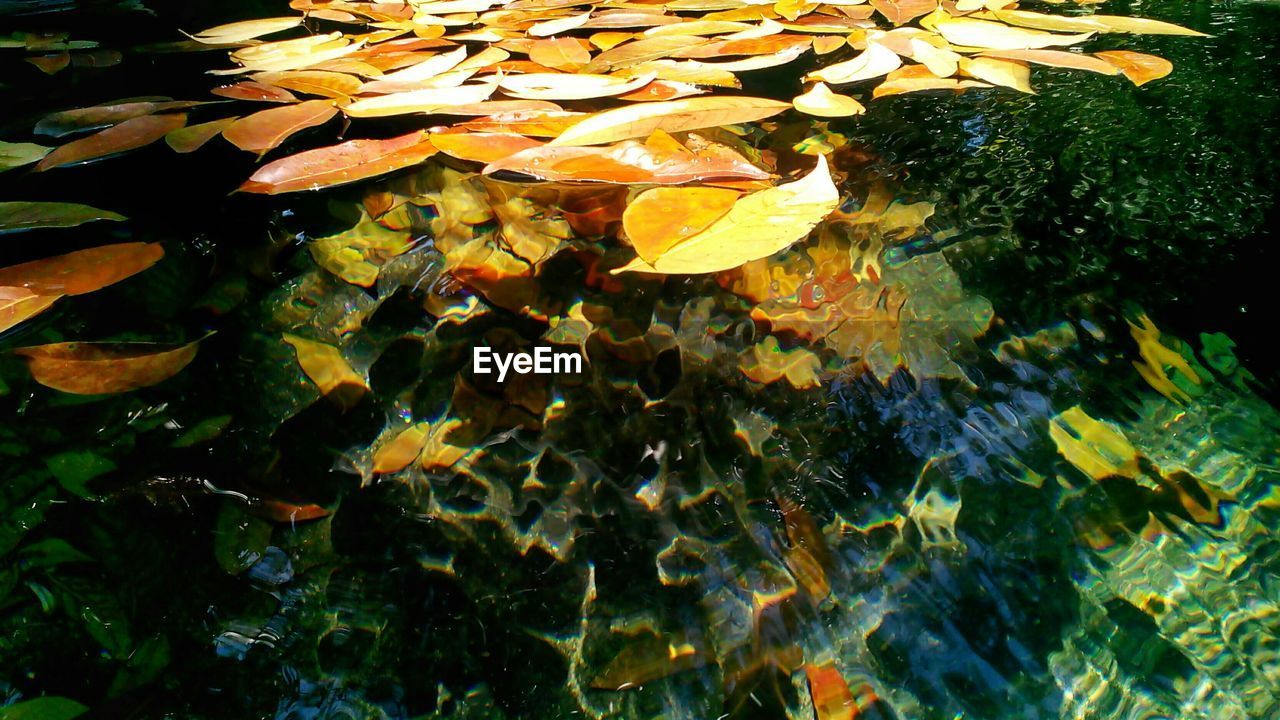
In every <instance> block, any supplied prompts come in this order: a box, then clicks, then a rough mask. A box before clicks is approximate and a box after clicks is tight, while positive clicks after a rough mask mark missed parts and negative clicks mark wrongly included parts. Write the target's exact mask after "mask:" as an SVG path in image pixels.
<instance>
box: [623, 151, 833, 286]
mask: <svg viewBox="0 0 1280 720" xmlns="http://www.w3.org/2000/svg"><path fill="white" fill-rule="evenodd" d="M839 202H840V193H839V192H838V191H837V190H836V186H835V184H834V183H832V182H831V174H830V173H829V172H828V170H827V161H826V158H825V157H823V156H821V155H819V156H818V164H817V166H816V167H815V168H814V169H813V171H812V172H810V173H809V174H808V175H806V176H805V177H803V178H801V179H799V180H797V181H795V182H792V183H788V184H786V185H779V186H778V187H774V188H769V189H768V190H762V191H760V192H758V193H753V194H751V195H747V196H745V197H743V198H741V199H739V200H738V201H737V202H736V203H734V205H733V207H732V208H730V209H729V212H728V213H726V214H725V215H723V216H722V217H721V218H720V219H718V220H716V221H715V222H714V223H712V224H711V225H710V226H708V227H707V228H706V229H705V230H703V231H701V232H699V233H697V234H695V235H692V236H690V237H688V238H686V239H685V240H684V241H682V242H679V243H677V244H675V245H673V246H672V247H671V248H669V249H668V250H667V251H666V252H664V253H662V254H661V255H659V256H658V257H657V258H655V259H654V261H653V262H652V263H647V262H645V261H644V260H642V259H637V260H635V261H633V262H632V263H631V264H629V265H627V266H625V267H622V268H619V269H617V270H614V271H613V272H615V273H617V272H626V271H639V272H656V273H662V274H666V275H671V274H699V273H710V272H718V271H720V270H728V269H730V268H735V267H738V266H739V265H743V264H745V263H748V262H750V261H752V260H756V259H759V258H763V257H768V256H770V255H773V254H775V253H777V252H779V251H781V250H783V249H785V248H787V247H788V246H790V245H791V244H792V243H794V242H796V241H797V240H801V239H803V238H804V237H806V236H808V234H809V231H811V230H812V229H813V228H814V226H816V225H817V224H818V223H819V222H821V221H822V219H823V218H825V217H826V216H827V215H828V214H830V213H831V211H832V210H835V209H836V206H837V205H839Z"/></svg>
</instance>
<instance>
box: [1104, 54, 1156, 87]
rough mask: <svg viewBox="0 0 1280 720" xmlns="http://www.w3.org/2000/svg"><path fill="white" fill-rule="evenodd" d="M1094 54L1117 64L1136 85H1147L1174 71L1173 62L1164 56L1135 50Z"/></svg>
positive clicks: (1114, 64)
mask: <svg viewBox="0 0 1280 720" xmlns="http://www.w3.org/2000/svg"><path fill="white" fill-rule="evenodd" d="M1094 55H1095V56H1097V57H1099V58H1101V59H1102V60H1104V61H1105V62H1107V63H1110V64H1111V65H1113V66H1115V67H1116V68H1117V69H1119V70H1120V72H1122V73H1124V76H1125V77H1127V78H1129V80H1130V81H1131V82H1133V84H1134V85H1145V84H1146V83H1149V82H1151V81H1152V80H1159V79H1160V78H1162V77H1164V76H1166V75H1168V74H1169V73H1171V72H1173V63H1171V62H1169V61H1168V60H1165V59H1164V58H1162V57H1156V56H1155V55H1147V54H1146V53H1140V52H1133V51H1131V50H1107V51H1105V52H1099V53H1094Z"/></svg>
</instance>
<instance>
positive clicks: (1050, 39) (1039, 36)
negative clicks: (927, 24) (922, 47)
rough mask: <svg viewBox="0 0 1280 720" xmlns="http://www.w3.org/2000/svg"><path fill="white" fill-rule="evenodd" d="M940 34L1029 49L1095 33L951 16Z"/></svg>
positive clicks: (973, 43) (963, 42)
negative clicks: (1058, 31) (1065, 32)
mask: <svg viewBox="0 0 1280 720" xmlns="http://www.w3.org/2000/svg"><path fill="white" fill-rule="evenodd" d="M937 28H938V33H939V34H940V35H942V37H944V38H946V40H947V42H949V43H951V44H952V45H960V46H963V47H975V48H986V49H990V50H1027V49H1030V48H1043V47H1053V46H1058V45H1075V44H1076V43H1082V42H1084V41H1085V40H1088V39H1089V38H1091V37H1093V33H1092V32H1084V33H1080V34H1078V35H1054V34H1053V33H1047V32H1040V31H1038V30H1024V29H1022V28H1016V27H1009V26H1008V25H1002V24H1000V23H996V22H989V21H986V20H972V19H969V18H951V19H948V20H940V21H938V23H937Z"/></svg>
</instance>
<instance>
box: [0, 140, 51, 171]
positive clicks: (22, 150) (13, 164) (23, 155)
mask: <svg viewBox="0 0 1280 720" xmlns="http://www.w3.org/2000/svg"><path fill="white" fill-rule="evenodd" d="M51 150H53V148H49V147H45V146H43V145H37V144H35V143H11V142H3V141H0V172H4V171H5V170H12V169H14V168H19V167H22V166H23V165H30V164H31V163H33V162H37V161H39V160H40V158H42V157H44V156H45V155H48V154H49V152H50V151H51Z"/></svg>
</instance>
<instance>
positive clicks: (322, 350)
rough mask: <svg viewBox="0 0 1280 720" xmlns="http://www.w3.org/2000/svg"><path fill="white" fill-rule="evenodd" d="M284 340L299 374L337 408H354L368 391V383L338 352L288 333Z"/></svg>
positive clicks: (320, 343) (323, 344) (329, 346)
mask: <svg viewBox="0 0 1280 720" xmlns="http://www.w3.org/2000/svg"><path fill="white" fill-rule="evenodd" d="M284 341H285V342H287V343H289V344H290V345H292V346H293V349H294V350H295V351H296V352H297V354H298V365H299V366H300V367H301V368H302V372H303V373H305V374H306V376H307V377H308V378H309V379H310V380H311V382H313V383H315V385H316V387H318V388H319V389H320V392H321V394H323V395H324V396H325V397H327V398H329V399H330V400H332V401H333V402H334V403H336V404H337V405H338V406H339V407H342V408H351V407H354V406H355V405H356V403H358V402H360V399H361V398H363V397H364V395H365V393H366V392H368V390H369V385H368V383H367V382H366V381H365V379H364V377H362V376H361V375H360V374H358V373H357V372H356V371H355V370H353V369H352V368H351V364H350V363H348V362H347V360H346V358H344V357H343V356H342V350H341V349H339V348H337V347H334V346H333V345H328V344H325V343H322V342H317V341H315V340H308V339H306V338H303V337H298V336H297V335H290V334H288V333H286V334H285V336H284Z"/></svg>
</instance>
